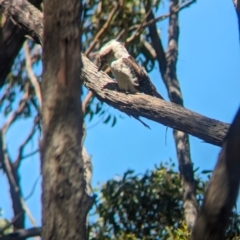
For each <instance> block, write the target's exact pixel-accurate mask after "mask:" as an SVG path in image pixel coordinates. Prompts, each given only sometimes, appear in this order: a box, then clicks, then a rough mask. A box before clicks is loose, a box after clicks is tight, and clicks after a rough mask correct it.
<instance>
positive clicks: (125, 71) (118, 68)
mask: <svg viewBox="0 0 240 240" xmlns="http://www.w3.org/2000/svg"><path fill="white" fill-rule="evenodd" d="M110 67H111V71H112V73H113V75H114V77H115V79H116V81H117V83H118V86H119V88H120V89H121V90H123V91H126V92H133V93H134V92H137V91H138V90H137V89H136V88H135V86H137V85H138V84H137V79H136V77H135V76H134V75H133V73H132V71H131V68H130V67H129V66H127V65H126V64H125V63H124V62H123V61H121V59H118V60H116V61H114V62H112V64H111V66H110Z"/></svg>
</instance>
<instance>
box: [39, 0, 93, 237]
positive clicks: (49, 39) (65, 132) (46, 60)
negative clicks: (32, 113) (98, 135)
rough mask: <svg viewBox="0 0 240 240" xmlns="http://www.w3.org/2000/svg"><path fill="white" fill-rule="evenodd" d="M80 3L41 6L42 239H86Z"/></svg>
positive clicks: (62, 1)
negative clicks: (42, 20) (42, 18)
mask: <svg viewBox="0 0 240 240" xmlns="http://www.w3.org/2000/svg"><path fill="white" fill-rule="evenodd" d="M80 7H81V5H80V1H78V0H72V1H65V0H60V1H59V0H52V1H44V34H43V35H44V38H43V46H44V47H43V81H42V93H43V94H42V95H43V111H42V117H43V142H42V146H41V147H42V149H41V154H42V175H43V184H42V191H43V194H42V205H43V208H42V214H43V217H42V225H43V231H42V238H43V239H56V240H61V239H64V240H65V239H69V240H70V239H81V240H84V239H87V230H86V216H87V213H88V210H89V208H90V206H91V200H90V198H89V197H88V195H87V194H86V184H85V181H84V166H83V159H82V154H81V153H82V147H81V139H82V136H83V129H82V122H83V115H82V108H81V101H80V96H81V84H82V81H81V79H79V72H81V68H82V63H81V56H80V32H79V19H80Z"/></svg>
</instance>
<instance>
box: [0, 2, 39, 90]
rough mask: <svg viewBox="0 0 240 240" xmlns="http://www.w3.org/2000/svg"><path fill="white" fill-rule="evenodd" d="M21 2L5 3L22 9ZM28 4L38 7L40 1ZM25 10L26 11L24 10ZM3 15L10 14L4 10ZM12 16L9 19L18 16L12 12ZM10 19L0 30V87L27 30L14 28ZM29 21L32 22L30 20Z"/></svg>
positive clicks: (14, 25)
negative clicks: (0, 33)
mask: <svg viewBox="0 0 240 240" xmlns="http://www.w3.org/2000/svg"><path fill="white" fill-rule="evenodd" d="M5 2H6V1H5ZM22 2H24V1H14V2H13V1H7V2H6V3H7V5H8V4H12V5H14V6H19V7H21V8H23V6H21V5H20V4H21V3H22ZM29 2H31V3H32V4H34V5H35V6H37V7H39V6H40V3H41V2H42V1H41V0H30V1H29ZM2 4H3V1H2V0H0V7H3V6H2ZM25 10H27V9H25ZM5 13H6V14H7V15H10V12H8V11H7V10H5ZM26 13H27V12H26ZM12 15H14V16H13V17H12V18H11V19H14V18H17V16H15V15H18V12H17V11H14V12H12ZM25 16H27V15H25ZM30 17H32V16H30ZM11 19H10V18H8V19H7V21H6V22H5V24H4V27H3V29H2V36H3V39H2V44H1V45H0V87H2V86H3V84H4V81H5V79H6V77H7V75H8V73H9V72H10V69H11V67H12V64H13V61H14V59H15V57H16V56H17V54H18V52H19V50H20V49H21V47H22V44H23V42H24V40H25V35H26V33H27V31H28V30H27V31H25V30H24V29H22V28H19V27H18V26H16V24H14V23H13V22H12V21H11ZM15 20H16V19H15ZM30 21H32V19H31V20H30ZM29 24H30V23H29ZM28 32H29V31H28ZM32 33H33V32H32Z"/></svg>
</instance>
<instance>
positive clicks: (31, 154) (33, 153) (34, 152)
mask: <svg viewBox="0 0 240 240" xmlns="http://www.w3.org/2000/svg"><path fill="white" fill-rule="evenodd" d="M38 152H39V149H36V150H34V151H33V152H31V153H28V154H26V155H24V156H22V159H25V158H29V157H31V156H33V155H35V154H36V153H38Z"/></svg>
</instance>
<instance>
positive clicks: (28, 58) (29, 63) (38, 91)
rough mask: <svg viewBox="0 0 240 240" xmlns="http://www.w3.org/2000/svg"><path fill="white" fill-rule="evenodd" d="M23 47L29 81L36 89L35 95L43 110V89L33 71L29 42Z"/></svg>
mask: <svg viewBox="0 0 240 240" xmlns="http://www.w3.org/2000/svg"><path fill="white" fill-rule="evenodd" d="M23 46H24V51H25V59H26V71H27V73H28V76H29V79H30V81H31V83H32V85H33V87H34V89H35V93H36V96H37V98H38V102H39V106H40V109H41V108H42V94H41V88H40V84H39V82H38V80H37V78H36V76H35V74H34V72H33V69H32V61H31V56H30V51H29V47H28V41H26V42H25V43H24V45H23Z"/></svg>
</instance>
